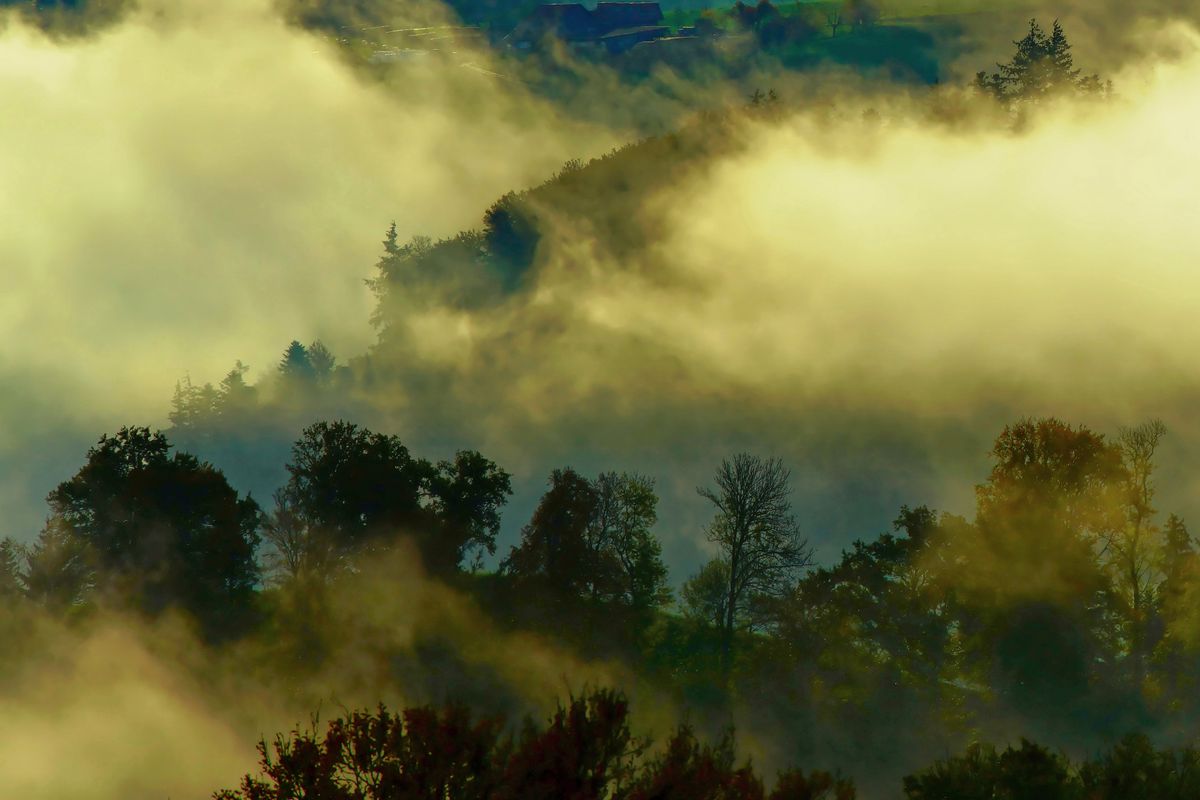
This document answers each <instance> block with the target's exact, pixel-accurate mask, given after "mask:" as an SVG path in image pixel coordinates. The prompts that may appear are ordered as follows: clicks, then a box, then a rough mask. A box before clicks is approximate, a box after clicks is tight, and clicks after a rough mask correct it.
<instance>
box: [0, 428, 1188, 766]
mask: <svg viewBox="0 0 1200 800" xmlns="http://www.w3.org/2000/svg"><path fill="white" fill-rule="evenodd" d="M1164 435H1165V428H1164V427H1163V426H1162V425H1161V424H1160V423H1157V422H1150V423H1146V424H1144V425H1141V426H1137V427H1134V428H1130V429H1125V430H1122V431H1121V432H1120V433H1119V435H1118V436H1117V437H1116V438H1115V439H1114V440H1111V441H1110V440H1109V439H1108V438H1106V437H1105V436H1103V435H1101V434H1099V433H1096V432H1094V431H1091V430H1089V429H1088V428H1086V427H1083V426H1072V425H1068V424H1066V423H1064V422H1061V421H1059V420H1055V419H1040V420H1023V421H1020V422H1018V423H1015V424H1013V425H1011V426H1009V427H1008V428H1006V429H1005V430H1004V431H1003V432H1002V433H1001V434H1000V436H999V437H998V438H997V439H996V442H995V446H994V448H993V451H992V455H993V462H994V463H993V467H992V470H991V472H990V474H989V475H988V476H987V479H986V480H985V481H984V482H983V483H982V484H980V485H979V486H978V487H977V490H976V494H977V507H976V510H975V514H974V518H973V519H967V518H965V517H960V516H955V515H951V514H944V513H943V514H938V513H936V512H934V511H932V510H930V509H928V508H925V507H916V508H909V507H904V508H902V509H901V511H900V515H899V517H898V518H897V520H896V523H895V530H894V532H891V533H885V534H883V535H881V536H879V537H877V538H875V539H873V540H870V541H859V542H856V543H855V544H854V546H853V547H852V548H851V549H850V550H849V551H847V552H846V553H844V554H843V556H842V557H841V559H839V560H838V561H837V562H835V563H833V564H830V565H826V566H820V567H817V566H815V565H814V564H813V563H812V559H811V553H810V550H809V548H808V545H807V543H806V541H805V539H804V537H803V536H802V535H801V533H800V526H799V524H798V522H797V520H796V517H795V513H794V511H793V509H792V507H791V505H790V502H789V499H788V497H789V494H790V485H789V483H790V473H789V471H788V469H787V468H786V466H785V465H783V464H782V463H781V462H780V461H778V460H774V459H764V458H760V457H757V456H753V455H749V454H737V455H734V456H732V457H730V458H728V459H726V460H724V461H723V462H722V463H721V464H720V465H719V466H718V468H717V470H716V473H715V475H714V478H713V481H712V483H711V485H709V486H704V487H700V490H699V497H698V499H697V502H698V503H704V504H706V505H707V506H708V507H709V508H710V509H711V511H712V517H711V522H710V523H709V524H708V526H707V528H706V530H705V531H704V535H705V536H706V537H707V538H708V540H709V542H710V543H711V545H712V552H714V553H715V556H714V558H713V559H712V560H711V561H710V562H709V563H708V564H706V565H705V566H704V567H703V568H702V569H700V570H699V572H698V573H697V574H695V575H694V576H692V577H691V578H689V579H688V580H687V581H685V582H683V584H682V589H681V591H680V593H679V598H678V600H676V601H674V603H673V601H672V592H671V591H670V585H671V584H670V581H669V578H668V572H667V567H666V565H665V564H664V562H663V559H662V555H661V544H660V542H659V540H658V538H657V536H656V534H655V527H656V523H657V502H658V498H657V496H656V493H655V484H654V481H653V480H652V479H651V478H649V477H646V476H643V475H638V474H635V473H614V472H609V473H603V474H600V475H597V476H594V477H589V476H585V475H582V474H580V473H578V472H577V471H575V470H572V469H570V468H563V469H560V470H555V471H554V472H553V473H552V475H551V476H550V478H549V481H548V488H547V491H546V493H545V494H544V495H543V497H542V498H541V500H540V502H539V504H538V506H537V508H536V510H535V511H534V512H533V514H532V517H531V518H530V520H529V521H528V523H527V524H526V525H525V526H524V528H523V529H522V531H521V536H520V541H519V542H518V543H517V544H515V545H514V546H513V547H512V548H511V549H510V550H509V552H508V553H507V554H506V555H505V556H504V557H503V558H502V559H501V561H500V567H499V570H498V571H497V572H494V573H487V572H481V571H479V569H478V567H479V558H480V557H481V556H482V555H483V554H492V553H495V552H496V548H497V543H496V537H497V534H498V531H499V529H500V520H501V513H502V510H503V508H504V506H505V504H506V502H507V499H508V497H509V495H510V493H511V486H510V476H509V474H508V473H507V472H506V471H505V470H504V469H503V468H502V467H501V466H499V465H497V464H496V463H495V462H493V461H491V460H490V459H488V458H486V457H485V456H484V455H482V454H480V453H478V452H475V451H461V452H459V453H457V454H456V455H455V456H454V457H452V458H449V459H445V460H441V461H433V460H429V459H426V458H423V457H420V456H418V455H416V454H413V453H412V452H410V451H409V449H408V448H407V447H406V446H405V445H404V444H403V442H402V441H401V440H400V439H398V438H397V437H395V436H391V435H386V434H381V433H377V432H373V431H370V430H367V429H364V428H361V427H359V426H356V425H354V424H351V423H348V422H344V421H335V422H321V423H316V424H314V425H311V426H309V427H308V428H306V429H305V430H304V431H303V433H302V435H301V436H300V438H299V439H297V441H296V442H295V443H294V445H293V448H292V452H291V458H290V460H289V462H288V464H287V470H288V475H289V479H288V481H287V482H286V484H285V485H284V486H283V487H281V488H280V490H279V491H278V492H277V493H276V494H275V497H274V498H273V503H272V504H271V505H270V506H269V507H267V508H263V507H261V506H260V505H259V504H258V502H256V501H255V500H253V499H252V498H250V497H247V496H241V495H239V493H238V492H237V491H236V490H235V489H234V488H233V487H232V486H230V484H229V482H228V481H227V480H226V478H225V476H224V475H223V473H222V472H221V471H220V470H219V469H218V468H216V467H215V466H213V465H211V464H207V463H204V462H202V461H200V460H199V459H197V458H196V457H194V456H192V455H189V454H187V453H180V452H175V453H172V452H171V445H170V442H169V441H168V439H167V438H166V436H165V435H163V434H162V433H157V432H152V431H150V430H148V429H146V428H125V429H122V430H120V431H118V432H117V433H116V434H115V435H112V436H105V437H103V438H101V440H100V441H99V442H98V444H97V445H96V446H95V447H93V448H91V450H89V452H88V454H87V457H86V460H85V463H84V464H83V466H82V467H81V468H80V469H79V471H78V472H77V473H76V474H75V475H74V476H72V477H71V478H69V479H68V480H66V481H64V482H63V483H61V484H60V485H59V486H58V487H57V488H56V489H55V490H54V491H53V492H51V493H50V495H49V498H48V501H49V512H50V514H49V519H48V522H47V524H46V526H45V528H44V529H43V531H42V532H41V534H40V536H39V537H38V538H37V540H36V541H35V542H34V543H33V544H32V545H31V546H29V547H22V546H20V545H18V544H16V543H15V542H12V541H11V540H10V541H7V542H5V543H4V544H3V547H2V548H0V551H2V553H3V562H2V566H3V574H2V575H0V579H2V581H3V585H4V587H5V591H6V592H7V593H8V594H9V595H10V596H12V597H14V598H21V597H24V598H26V600H27V601H33V602H36V603H38V604H41V605H43V606H46V607H48V608H50V609H53V610H56V611H58V612H60V613H67V614H81V613H86V611H87V609H88V608H91V607H93V606H95V605H96V604H98V603H99V604H121V605H124V606H127V607H132V608H134V609H137V610H138V611H140V612H141V613H144V614H148V615H152V616H153V615H157V614H160V613H162V612H164V611H166V610H175V611H182V612H184V613H187V614H189V615H191V616H192V617H193V618H194V619H196V620H197V623H198V625H199V628H200V630H201V632H202V633H203V634H204V635H205V636H206V637H207V638H208V639H209V640H210V641H213V642H219V641H228V640H230V639H236V638H238V637H245V636H252V635H254V634H255V632H256V631H262V630H269V629H271V626H272V625H273V624H275V621H274V619H273V616H272V615H273V614H277V613H279V612H278V611H277V609H278V602H277V600H275V599H274V598H276V597H277V596H280V595H279V593H280V592H284V593H285V594H287V593H288V592H291V593H292V596H294V594H295V592H297V591H298V592H300V593H302V594H307V595H310V596H311V597H312V598H316V599H314V600H312V602H319V597H320V592H319V591H317V587H321V586H328V585H334V584H339V583H342V582H346V581H350V582H353V581H354V580H355V578H356V576H357V574H358V572H359V570H360V565H361V564H362V563H363V559H369V560H375V559H376V558H377V557H378V556H380V555H381V554H382V553H383V552H385V551H388V550H391V549H393V548H394V547H395V543H396V542H397V537H398V536H402V537H404V538H406V539H407V541H409V542H411V543H412V547H413V548H414V550H415V552H416V553H417V554H419V558H420V560H421V561H422V562H423V563H424V565H425V567H426V569H427V570H428V572H429V573H430V574H431V575H432V576H433V577H434V578H435V579H436V580H439V581H442V582H445V583H447V584H449V585H452V586H456V587H458V588H460V589H461V590H462V591H464V592H466V593H468V594H470V595H472V596H474V597H476V598H478V599H479V601H480V606H481V607H483V608H487V609H488V613H489V614H490V615H492V616H493V617H494V619H495V620H496V621H498V622H499V624H501V625H505V626H509V627H512V628H514V629H522V630H534V631H538V632H541V633H542V634H544V635H548V636H551V637H553V638H554V639H555V640H556V641H559V642H562V643H563V644H565V645H566V646H568V648H570V649H572V650H574V651H576V652H579V653H581V654H583V655H584V656H589V657H603V658H609V659H611V658H616V659H619V660H621V661H622V662H623V663H626V664H628V665H629V666H630V667H631V668H632V669H633V670H635V672H636V674H638V675H640V676H642V677H643V678H644V679H645V680H646V681H647V682H648V683H649V684H651V685H653V686H656V687H659V688H660V689H661V690H662V691H665V692H667V693H669V695H670V696H672V697H674V698H676V699H677V700H678V701H679V702H680V704H681V705H682V706H684V707H686V708H691V709H694V710H695V711H696V713H697V714H699V715H700V717H701V718H703V719H708V720H719V719H727V718H728V717H729V715H730V714H731V713H733V710H734V709H737V708H748V709H752V711H753V717H754V724H755V725H756V726H757V727H760V728H761V729H762V730H769V731H771V732H772V738H773V739H775V740H777V741H779V742H781V743H782V744H781V745H780V746H781V748H784V749H786V750H791V751H793V752H808V753H811V752H821V753H825V754H826V755H827V756H828V757H831V758H835V760H834V761H833V762H832V763H837V764H842V765H844V766H850V765H853V763H854V761H853V759H855V758H857V757H860V756H861V754H864V753H869V754H872V758H876V759H880V760H881V762H880V763H882V764H885V765H886V764H890V766H880V767H879V768H880V769H891V768H893V767H895V766H896V765H897V764H911V763H913V762H914V761H915V760H917V759H923V760H928V758H929V757H931V756H932V755H935V754H937V753H940V752H946V751H947V750H953V749H957V748H958V747H961V746H962V745H963V744H964V743H965V742H967V741H970V740H971V739H973V738H976V737H978V736H980V735H985V734H987V733H988V732H989V730H991V731H993V732H994V733H1003V730H1005V729H1002V728H1000V727H993V726H997V725H998V724H999V723H998V722H997V721H998V720H1008V721H1009V723H1010V725H1009V728H1007V729H1011V725H1013V724H1015V725H1019V726H1020V729H1021V730H1022V731H1023V732H1025V733H1027V734H1029V735H1032V736H1034V737H1035V738H1041V739H1048V740H1050V741H1054V742H1075V743H1081V744H1086V745H1089V746H1098V745H1099V744H1101V743H1103V742H1105V741H1110V742H1111V741H1115V740H1116V739H1117V738H1118V737H1120V736H1121V735H1123V734H1125V733H1126V732H1128V731H1130V730H1155V729H1161V730H1175V731H1177V732H1178V734H1177V735H1180V736H1184V737H1185V738H1186V737H1189V736H1192V735H1194V734H1195V733H1196V730H1195V722H1194V721H1195V719H1196V714H1197V711H1200V709H1198V708H1197V699H1196V698H1197V694H1196V687H1197V681H1198V680H1200V638H1198V637H1197V636H1196V635H1195V633H1196V631H1197V619H1196V618H1195V612H1194V598H1195V596H1196V590H1197V588H1198V587H1200V560H1198V552H1197V547H1196V543H1195V541H1194V539H1193V538H1192V536H1191V535H1190V533H1189V532H1188V529H1187V527H1186V525H1185V524H1184V522H1183V521H1182V520H1181V519H1180V518H1178V517H1176V516H1173V515H1171V516H1167V517H1166V518H1165V519H1163V518H1162V517H1161V515H1160V514H1159V513H1158V510H1157V508H1156V504H1155V490H1154V475H1155V468H1156V465H1155V455H1156V453H1157V451H1158V449H1159V446H1160V443H1161V441H1162V438H1163V436H1164ZM18 601H19V600H14V602H18ZM756 729H757V728H756ZM901 730H903V731H906V734H905V738H904V740H903V742H902V744H901V743H900V742H898V741H897V739H896V736H897V733H898V732H899V731H901ZM826 731H836V732H837V739H838V741H839V742H841V743H842V744H840V745H836V746H833V747H832V749H830V748H831V746H830V745H826V744H823V735H824V734H823V732H826Z"/></svg>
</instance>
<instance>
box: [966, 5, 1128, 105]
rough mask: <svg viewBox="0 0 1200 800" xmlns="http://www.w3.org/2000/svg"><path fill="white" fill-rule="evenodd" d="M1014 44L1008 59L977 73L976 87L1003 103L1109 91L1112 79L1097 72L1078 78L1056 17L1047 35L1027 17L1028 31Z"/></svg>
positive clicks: (1064, 35) (1078, 74)
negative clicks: (1104, 80) (994, 68)
mask: <svg viewBox="0 0 1200 800" xmlns="http://www.w3.org/2000/svg"><path fill="white" fill-rule="evenodd" d="M1013 44H1014V45H1015V46H1016V52H1015V53H1014V54H1013V58H1012V60H1011V61H1009V62H1008V63H1006V64H998V65H997V66H998V67H999V70H998V71H997V72H993V73H991V74H990V75H989V74H988V73H987V72H986V71H981V72H979V73H977V74H976V76H975V86H976V88H977V89H978V90H979V91H981V92H983V93H985V94H989V95H991V96H993V97H995V98H996V99H998V100H1001V101H1003V102H1005V103H1011V102H1014V101H1024V102H1036V101H1038V100H1040V99H1042V98H1045V97H1050V96H1053V95H1061V94H1073V93H1079V92H1084V93H1100V92H1110V91H1111V88H1112V84H1111V82H1110V83H1102V82H1101V81H1100V78H1099V76H1097V75H1092V76H1089V77H1087V78H1080V70H1078V69H1076V68H1075V59H1074V56H1073V55H1072V54H1071V45H1070V43H1069V42H1068V41H1067V36H1066V34H1065V33H1064V32H1063V28H1062V25H1060V24H1059V22H1058V20H1055V21H1054V26H1053V28H1052V29H1051V32H1050V35H1049V36H1047V35H1046V32H1045V31H1044V30H1043V29H1042V27H1041V26H1040V25H1038V22H1037V20H1036V19H1031V20H1029V32H1028V33H1026V34H1025V36H1024V38H1022V39H1020V40H1019V41H1016V42H1013Z"/></svg>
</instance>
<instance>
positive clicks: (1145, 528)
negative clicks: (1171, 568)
mask: <svg viewBox="0 0 1200 800" xmlns="http://www.w3.org/2000/svg"><path fill="white" fill-rule="evenodd" d="M1166 432H1167V428H1166V426H1165V425H1163V423H1162V422H1160V421H1159V420H1151V421H1149V422H1146V423H1144V424H1142V425H1138V426H1136V427H1133V428H1122V429H1121V431H1120V434H1119V437H1118V440H1117V441H1118V445H1119V447H1120V448H1121V455H1122V458H1123V461H1124V464H1125V471H1126V490H1125V495H1126V496H1125V517H1126V519H1125V524H1124V525H1122V526H1121V527H1119V528H1115V529H1114V530H1111V531H1108V532H1106V538H1105V541H1104V555H1105V561H1106V564H1107V565H1108V567H1109V569H1110V570H1111V571H1112V574H1113V588H1114V594H1115V596H1116V598H1117V600H1118V602H1119V604H1120V607H1121V610H1122V612H1123V616H1124V618H1125V620H1126V628H1127V632H1126V638H1127V640H1128V641H1129V648H1130V658H1131V660H1132V662H1133V672H1134V680H1135V681H1136V683H1137V684H1140V683H1141V681H1142V680H1143V679H1144V677H1145V669H1146V659H1147V658H1148V657H1149V654H1150V651H1151V649H1152V648H1153V644H1154V643H1153V642H1151V641H1150V631H1149V627H1150V622H1151V617H1152V616H1153V614H1154V612H1155V611H1156V606H1157V603H1156V598H1155V594H1156V589H1157V588H1158V585H1159V584H1160V583H1161V581H1162V574H1161V572H1160V570H1159V566H1160V564H1161V559H1160V557H1159V554H1160V552H1161V551H1162V548H1163V546H1164V544H1165V543H1164V542H1163V541H1162V531H1161V529H1160V528H1159V527H1158V526H1157V525H1155V524H1154V515H1155V513H1156V509H1155V508H1154V506H1153V503H1154V493H1155V489H1154V482H1153V474H1154V467H1155V464H1154V455H1155V453H1156V452H1157V450H1158V446H1159V443H1160V442H1161V441H1162V437H1163V436H1165V435H1166Z"/></svg>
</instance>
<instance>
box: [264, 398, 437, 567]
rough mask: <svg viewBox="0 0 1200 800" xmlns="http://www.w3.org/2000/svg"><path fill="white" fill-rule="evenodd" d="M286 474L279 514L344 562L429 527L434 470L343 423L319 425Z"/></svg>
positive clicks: (393, 443)
mask: <svg viewBox="0 0 1200 800" xmlns="http://www.w3.org/2000/svg"><path fill="white" fill-rule="evenodd" d="M287 471H288V473H289V475H290V477H289V479H288V482H287V484H286V485H285V487H284V490H283V494H282V495H281V498H282V501H281V502H279V501H277V503H276V515H277V516H279V514H280V512H281V511H283V512H285V513H286V514H293V515H295V517H296V518H297V519H298V520H299V522H301V523H302V524H303V525H304V526H305V527H307V528H308V529H309V530H310V531H311V532H312V533H311V535H312V537H313V539H314V540H326V541H327V542H328V546H329V547H330V548H332V550H333V552H334V553H336V554H337V555H338V556H339V557H345V556H349V555H351V554H354V553H357V552H359V551H361V550H362V549H363V548H364V547H367V546H373V545H377V544H380V543H382V542H383V541H384V540H385V539H386V538H387V537H389V536H395V535H397V534H400V533H417V532H419V531H420V530H422V529H424V528H425V526H426V525H427V524H428V523H429V521H430V518H429V514H428V513H427V512H426V510H425V508H424V505H423V500H424V496H425V491H426V487H427V485H428V481H429V479H430V476H431V474H432V472H433V466H432V465H431V464H430V463H429V462H428V461H425V460H423V459H417V458H413V456H412V455H411V454H410V453H409V451H408V448H407V447H405V446H404V445H403V444H402V443H401V442H400V440H399V439H398V438H396V437H395V436H386V435H384V434H380V433H375V432H373V431H370V430H367V429H365V428H360V427H358V426H357V425H355V424H353V423H350V422H346V421H343V420H338V421H335V422H318V423H315V424H313V425H310V426H308V427H307V428H305V429H304V430H303V431H302V432H301V434H300V438H299V439H297V440H296V442H295V443H294V444H293V445H292V456H291V461H290V462H289V463H288V464H287Z"/></svg>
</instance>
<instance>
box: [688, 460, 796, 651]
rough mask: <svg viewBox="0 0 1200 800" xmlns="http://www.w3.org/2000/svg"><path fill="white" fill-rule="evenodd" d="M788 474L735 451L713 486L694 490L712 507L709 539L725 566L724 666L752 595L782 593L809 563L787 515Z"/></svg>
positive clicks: (780, 464)
mask: <svg viewBox="0 0 1200 800" xmlns="http://www.w3.org/2000/svg"><path fill="white" fill-rule="evenodd" d="M790 478H791V473H790V471H789V470H788V469H787V468H785V467H784V466H783V462H781V461H779V460H778V459H761V458H758V457H756V456H752V455H749V454H748V453H739V454H737V455H735V456H734V457H733V458H732V459H726V460H724V461H722V462H721V466H720V467H718V468H717V473H716V478H715V480H716V484H717V488H716V489H707V488H698V489H697V490H696V491H697V492H698V493H699V494H700V496H701V497H704V498H706V499H707V500H708V501H709V502H711V503H712V504H713V506H715V507H716V512H717V513H716V516H715V517H714V518H713V521H712V523H710V524H709V527H708V539H709V541H710V542H713V543H714V544H716V545H717V546H718V547H719V548H720V552H721V559H722V560H723V561H724V562H725V564H727V565H728V566H727V570H728V572H727V578H728V584H727V586H726V587H725V596H726V599H725V606H724V611H725V619H724V621H723V622H722V625H721V629H722V632H723V651H724V658H725V666H726V669H729V668H730V667H731V665H732V655H733V640H734V632H735V631H736V630H737V629H738V628H739V627H741V626H743V625H746V624H752V623H751V622H750V620H748V619H747V616H746V612H747V610H748V609H747V606H748V604H749V602H750V600H751V598H754V597H759V596H767V597H770V596H779V595H782V594H783V593H785V592H787V591H788V590H789V589H791V588H792V586H793V585H794V582H795V580H796V579H797V578H798V577H799V575H800V572H801V570H803V569H804V568H805V567H807V566H809V565H810V564H811V563H812V551H811V550H810V549H809V547H808V544H807V542H806V541H805V540H804V539H803V538H801V536H800V531H799V528H798V527H797V525H796V520H795V517H793V516H792V504H791V501H790V500H789V499H788V495H789V494H790V493H791V488H790V486H789V485H788V483H789V480H790Z"/></svg>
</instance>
